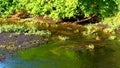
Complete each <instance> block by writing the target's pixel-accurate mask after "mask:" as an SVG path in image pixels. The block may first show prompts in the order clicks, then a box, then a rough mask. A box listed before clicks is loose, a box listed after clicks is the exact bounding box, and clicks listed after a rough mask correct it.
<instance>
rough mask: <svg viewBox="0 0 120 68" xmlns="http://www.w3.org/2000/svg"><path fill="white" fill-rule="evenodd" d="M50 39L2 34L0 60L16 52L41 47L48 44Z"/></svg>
mask: <svg viewBox="0 0 120 68" xmlns="http://www.w3.org/2000/svg"><path fill="white" fill-rule="evenodd" d="M47 42H48V39H47V38H46V37H45V36H41V35H35V34H32V35H25V34H17V33H0V50H4V51H0V54H1V55H0V58H1V57H4V56H6V55H9V53H12V52H15V51H16V50H20V49H25V48H29V47H34V46H39V45H41V44H44V43H47Z"/></svg>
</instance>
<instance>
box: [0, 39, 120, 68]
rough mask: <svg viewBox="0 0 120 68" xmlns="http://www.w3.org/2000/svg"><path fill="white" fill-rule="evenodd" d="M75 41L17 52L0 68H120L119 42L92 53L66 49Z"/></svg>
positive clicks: (109, 42) (0, 64) (110, 43)
mask: <svg viewBox="0 0 120 68" xmlns="http://www.w3.org/2000/svg"><path fill="white" fill-rule="evenodd" d="M73 43H74V44H75V43H76V41H72V40H68V41H57V40H56V41H51V42H49V43H48V44H45V45H42V46H40V47H34V48H29V49H26V50H22V51H18V52H17V53H16V55H13V56H8V57H7V58H6V60H5V61H4V62H0V66H1V67H0V68H120V59H119V58H120V44H119V41H117V40H113V41H106V43H107V44H106V46H104V47H100V48H96V49H95V50H93V51H88V50H73V49H66V48H63V46H69V45H73Z"/></svg>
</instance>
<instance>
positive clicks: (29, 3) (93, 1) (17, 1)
mask: <svg viewBox="0 0 120 68" xmlns="http://www.w3.org/2000/svg"><path fill="white" fill-rule="evenodd" d="M118 5H119V0H90V1H88V0H0V14H1V15H3V16H5V17H6V16H9V15H10V14H12V13H13V11H17V10H19V9H25V10H27V11H28V12H29V13H30V14H32V15H45V16H49V17H52V18H53V19H55V20H58V19H60V18H71V17H75V16H79V15H80V14H83V15H84V16H85V17H89V16H90V15H92V14H96V15H100V16H101V17H102V18H104V17H108V16H111V15H114V14H115V13H116V10H117V9H118ZM3 16H2V17H3Z"/></svg>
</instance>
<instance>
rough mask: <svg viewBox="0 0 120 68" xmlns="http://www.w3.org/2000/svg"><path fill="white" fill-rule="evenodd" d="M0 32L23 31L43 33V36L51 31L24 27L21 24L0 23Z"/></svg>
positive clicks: (48, 34) (26, 32)
mask: <svg viewBox="0 0 120 68" xmlns="http://www.w3.org/2000/svg"><path fill="white" fill-rule="evenodd" d="M1 32H15V33H25V34H27V35H30V34H37V35H45V36H50V35H51V33H50V32H49V31H48V30H38V29H36V28H35V27H26V26H23V25H14V24H11V25H6V24H1V25H0V33H1Z"/></svg>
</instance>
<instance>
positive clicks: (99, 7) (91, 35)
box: [0, 0, 120, 49]
mask: <svg viewBox="0 0 120 68" xmlns="http://www.w3.org/2000/svg"><path fill="white" fill-rule="evenodd" d="M119 17H120V1H119V0H110V1H109V0H91V1H90V2H89V1H87V0H74V1H73V0H1V1H0V32H1V33H2V32H12V33H14V32H16V33H25V34H39V35H46V36H48V37H49V38H50V40H53V39H54V40H56V39H58V40H61V41H66V40H69V39H71V40H72V39H74V40H75V38H76V39H78V38H81V37H84V38H85V40H89V41H92V42H90V43H89V44H85V45H88V46H87V48H91V49H94V46H95V45H96V43H95V42H98V41H100V42H101V41H104V40H106V39H107V40H115V39H117V40H120V38H119V36H118V35H119V34H120V22H119ZM78 40H80V39H78ZM85 42H86V41H85ZM86 43H87V42H86ZM94 43H95V44H94ZM83 46H84V45H83ZM85 47H86V46H85ZM95 47H96V46H95ZM75 48H76V47H75Z"/></svg>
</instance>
